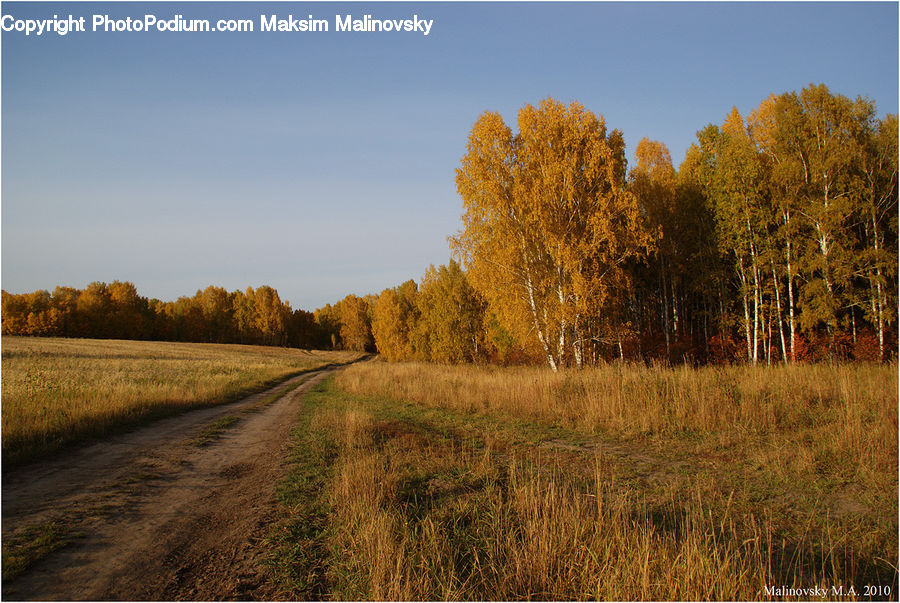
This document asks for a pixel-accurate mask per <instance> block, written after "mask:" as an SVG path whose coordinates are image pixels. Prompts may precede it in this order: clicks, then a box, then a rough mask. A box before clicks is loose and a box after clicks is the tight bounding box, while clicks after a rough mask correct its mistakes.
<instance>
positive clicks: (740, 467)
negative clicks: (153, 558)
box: [272, 362, 898, 600]
mask: <svg viewBox="0 0 900 603" xmlns="http://www.w3.org/2000/svg"><path fill="white" fill-rule="evenodd" d="M897 396H898V394H897V366H896V365H890V366H864V365H859V366H856V365H854V366H824V365H823V366H796V367H776V368H751V367H726V368H714V367H710V368H703V369H690V368H675V369H672V368H662V367H657V368H646V367H643V366H620V365H610V366H608V367H606V368H599V369H595V370H585V371H579V372H574V371H573V372H568V373H561V374H552V373H550V372H549V371H547V370H546V369H538V368H509V369H503V368H495V367H472V366H464V367H445V366H435V365H423V364H386V363H381V362H370V363H364V364H362V365H356V366H352V367H349V368H348V369H346V370H345V371H342V372H341V373H340V374H338V375H336V376H335V377H334V379H333V380H332V381H331V382H329V383H326V384H325V385H324V386H322V387H320V388H319V389H318V391H314V392H312V393H311V394H310V395H309V396H308V397H307V403H306V404H305V405H304V407H303V411H302V412H303V414H302V415H301V422H300V425H299V426H298V428H297V429H296V431H295V442H296V443H295V453H294V459H293V461H294V465H293V470H292V473H291V476H290V477H289V478H288V479H286V480H285V482H284V483H283V484H282V487H281V497H282V501H283V504H284V508H285V515H284V518H283V519H282V521H281V523H280V524H279V526H278V527H277V529H275V530H274V531H273V536H272V539H273V544H274V546H275V547H276V549H277V551H278V553H277V554H276V555H275V556H274V558H273V565H274V566H275V568H276V570H277V572H278V575H279V579H280V580H281V582H282V585H283V589H284V595H285V596H287V597H299V598H319V597H326V598H329V597H333V598H339V599H387V600H393V599H404V600H421V599H426V600H445V599H463V600H505V599H540V600H555V599H575V600H581V599H594V598H598V599H616V600H636V599H644V600H646V599H674V600H707V599H714V600H716V599H718V600H744V599H746V600H771V599H782V598H787V599H798V598H799V599H802V600H809V599H822V598H825V599H829V600H841V599H876V600H884V599H888V600H896V598H897V569H896V568H897V562H898V561H897V545H898V540H897V530H898V525H897V454H898V452H897ZM784 588H793V589H816V588H818V589H820V590H802V591H795V592H794V593H793V596H789V595H790V593H788V596H785V591H784V590H778V589H784Z"/></svg>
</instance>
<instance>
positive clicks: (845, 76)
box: [0, 2, 898, 310]
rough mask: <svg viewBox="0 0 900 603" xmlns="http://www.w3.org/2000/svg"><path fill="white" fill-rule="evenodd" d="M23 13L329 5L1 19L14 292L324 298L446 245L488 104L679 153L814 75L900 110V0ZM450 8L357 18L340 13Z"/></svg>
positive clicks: (433, 259) (413, 264)
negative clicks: (383, 24)
mask: <svg viewBox="0 0 900 603" xmlns="http://www.w3.org/2000/svg"><path fill="white" fill-rule="evenodd" d="M2 12H3V14H4V15H13V16H15V17H16V18H48V17H52V15H53V14H54V13H55V14H58V15H61V16H63V15H68V14H70V13H71V14H73V15H75V16H76V17H77V16H86V17H88V21H90V16H91V15H93V14H109V15H111V16H117V17H122V18H124V17H126V16H131V17H138V18H139V17H142V16H143V15H144V14H146V13H152V14H155V15H157V16H158V17H160V18H171V17H172V16H173V15H175V14H182V15H184V17H185V18H209V19H213V20H216V19H221V18H235V17H241V18H251V19H253V20H254V21H255V22H256V25H257V28H258V24H259V16H260V15H262V14H267V15H268V14H278V15H283V16H287V14H289V13H293V14H294V16H295V17H298V16H304V17H305V16H306V15H308V14H312V15H313V16H315V17H317V18H323V19H327V20H329V22H330V23H329V25H330V26H331V30H332V31H330V32H328V33H297V32H293V33H260V32H255V33H207V34H189V33H178V34H176V33H137V32H130V33H128V32H123V33H91V32H90V31H89V32H87V33H83V34H81V33H73V34H70V35H67V36H64V37H62V36H58V35H55V34H45V35H44V36H41V37H35V36H29V37H25V36H24V35H23V34H21V33H16V32H9V33H3V34H2V38H0V44H2V187H0V194H2V216H0V219H2V272H0V281H2V287H3V289H4V290H6V291H9V292H13V293H22V292H26V291H33V290H36V289H50V290H52V289H53V287H55V286H56V285H69V286H75V287H84V286H85V285H87V284H88V283H89V282H91V281H95V280H102V281H107V282H109V281H112V280H115V279H118V280H130V281H132V282H134V283H135V284H136V286H137V287H138V291H139V292H140V293H141V294H143V295H146V296H149V297H157V298H160V299H175V298H176V297H178V296H180V295H192V294H193V293H194V292H195V291H196V290H197V289H198V288H203V287H206V286H207V285H210V284H213V285H218V286H224V287H226V288H227V289H228V290H234V289H237V288H240V289H243V288H245V287H247V286H248V285H249V286H253V287H257V286H259V285H263V284H267V285H271V286H273V287H275V288H276V289H278V291H279V293H280V294H281V296H282V298H283V299H286V300H289V301H290V302H291V304H292V305H293V307H295V308H304V309H308V310H312V309H315V308H317V307H320V306H322V305H324V304H325V303H329V302H334V301H337V300H338V299H340V298H342V297H343V296H345V295H346V294H348V293H356V294H366V293H377V292H379V291H381V290H382V289H384V288H385V287H391V286H395V285H397V284H399V283H400V282H402V281H404V280H407V279H410V278H414V279H417V280H418V278H419V277H420V276H421V275H422V274H423V272H424V271H425V268H426V267H427V266H428V265H429V264H431V263H434V264H438V263H446V261H447V259H448V257H449V249H448V247H447V242H446V237H447V236H448V235H451V234H453V233H455V232H456V231H457V230H458V228H459V226H460V222H459V216H460V213H461V212H462V204H461V201H460V199H459V197H458V196H457V194H456V191H455V185H454V169H455V168H456V167H457V166H458V164H459V159H460V157H461V156H462V155H463V154H464V153H465V146H466V139H467V136H468V133H469V130H470V129H471V126H472V124H473V123H474V121H475V120H476V119H477V117H478V115H479V114H480V113H482V112H483V111H485V110H493V111H499V112H501V113H502V114H503V116H504V117H505V118H506V120H507V123H510V124H512V125H514V123H515V117H516V112H517V111H518V109H519V108H520V107H521V106H522V105H524V104H526V103H531V104H535V103H537V102H539V101H540V100H541V99H542V98H545V97H547V96H553V97H555V98H557V99H560V100H563V101H571V100H578V101H580V102H581V103H583V104H584V105H585V106H586V107H587V108H589V109H591V110H592V111H594V112H596V113H600V114H602V115H603V116H604V117H605V118H606V122H607V124H608V126H609V127H610V128H618V129H620V130H622V131H623V133H624V135H625V139H626V142H627V144H628V152H629V157H630V156H631V153H632V152H633V150H634V147H635V145H636V144H637V142H638V141H639V140H640V139H641V138H643V137H645V136H646V137H649V138H652V139H655V140H660V141H662V142H665V143H666V144H667V145H668V147H669V149H670V151H671V153H672V157H673V160H674V162H675V163H676V165H677V164H678V163H679V162H680V161H681V159H682V158H683V157H684V152H685V149H686V148H687V146H688V145H689V144H690V143H691V141H692V140H693V139H694V137H695V133H696V131H697V130H699V129H700V128H702V127H703V126H704V125H706V124H707V123H711V122H713V123H721V121H722V120H723V119H724V117H725V115H726V113H727V112H728V111H729V110H730V109H731V107H732V106H733V105H736V106H737V107H738V109H739V110H740V111H741V112H742V113H746V112H748V111H750V110H751V109H753V108H754V107H756V106H757V105H758V104H759V102H760V101H761V100H762V99H763V98H765V97H766V96H768V95H769V94H770V93H773V92H774V93H780V92H784V91H788V90H800V89H801V88H803V87H804V86H806V85H807V84H809V83H810V82H815V83H819V82H822V83H825V84H827V85H828V86H829V88H831V90H832V91H833V92H838V93H842V94H846V95H849V96H853V97H855V96H857V95H863V96H868V97H869V98H871V99H872V100H874V101H875V102H876V103H877V106H878V111H879V115H884V114H885V113H888V112H891V113H896V112H897V108H898V98H897V91H898V27H897V23H898V4H897V3H893V2H887V3H860V2H851V3H814V2H803V3H761V2H760V3H756V2H754V3H686V4H685V3H662V4H659V3H624V4H623V3H552V4H545V3H491V4H481V3H468V4H457V3H431V4H417V3H397V4H391V3H382V4H372V3H356V4H339V3H324V4H323V3H277V4H249V3H248V4H244V3H221V4H220V3H179V4H169V3H153V4H147V5H144V4H139V3H121V4H82V3H68V4H51V3H15V2H4V3H3V5H2ZM347 13H350V14H353V15H354V16H356V15H358V16H362V15H364V14H370V15H372V16H373V17H375V18H407V17H412V15H414V14H417V15H419V17H420V18H426V19H434V25H433V27H432V29H431V33H430V34H429V35H428V36H427V37H425V36H423V35H421V33H405V32H404V33H400V34H398V33H387V32H383V33H363V32H354V33H338V32H334V31H333V30H334V16H335V15H338V14H347Z"/></svg>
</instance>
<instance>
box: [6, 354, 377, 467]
mask: <svg viewBox="0 0 900 603" xmlns="http://www.w3.org/2000/svg"><path fill="white" fill-rule="evenodd" d="M2 345H3V349H2V371H3V380H2V393H3V410H2V422H3V463H4V467H7V468H8V467H10V466H12V465H15V464H17V463H20V462H22V461H24V460H27V459H31V458H34V457H37V456H40V455H44V454H47V453H49V452H52V451H55V450H58V449H59V448H60V447H62V446H64V445H66V444H68V443H71V442H75V441H80V440H84V439H85V438H90V437H99V436H102V435H106V434H109V433H112V432H114V431H116V430H121V429H125V428H129V427H133V426H135V425H138V424H140V423H143V422H146V421H147V420H150V419H153V418H157V417H161V416H164V415H168V414H173V413H176V412H180V411H183V410H186V409H189V408H194V407H199V406H207V405H212V404H218V403H222V402H226V401H230V400H234V399H237V398H239V397H241V396H242V395H244V394H247V393H251V392H254V391H258V390H260V389H263V388H264V387H265V386H267V385H271V384H272V383H274V382H276V381H279V380H282V379H284V378H286V377H288V376H289V375H293V374H297V373H299V372H303V371H308V370H312V369H315V368H317V367H321V366H324V365H327V364H331V363H343V362H347V361H349V360H352V359H355V358H357V357H358V356H359V354H355V353H352V352H319V351H315V352H310V351H303V350H296V349H285V348H272V347H261V346H241V345H210V344H192V343H162V342H138V341H118V340H90V339H56V338H25V337H4V338H3V343H2Z"/></svg>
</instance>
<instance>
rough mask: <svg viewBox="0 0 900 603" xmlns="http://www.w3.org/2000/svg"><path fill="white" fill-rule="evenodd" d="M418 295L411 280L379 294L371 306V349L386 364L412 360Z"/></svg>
mask: <svg viewBox="0 0 900 603" xmlns="http://www.w3.org/2000/svg"><path fill="white" fill-rule="evenodd" d="M418 293H419V291H418V287H417V286H416V283H415V281H412V280H410V281H406V282H405V283H403V284H402V285H400V286H398V287H394V288H393V289H385V290H384V291H382V292H381V294H380V295H379V296H378V298H377V299H376V300H375V303H374V304H373V305H372V336H373V339H374V342H375V347H376V348H377V350H378V353H379V354H381V355H382V356H384V357H385V358H386V359H387V360H388V361H391V362H397V361H400V360H412V359H413V358H415V357H416V350H415V349H414V347H413V338H414V333H415V331H416V327H417V324H418V322H419V307H418Z"/></svg>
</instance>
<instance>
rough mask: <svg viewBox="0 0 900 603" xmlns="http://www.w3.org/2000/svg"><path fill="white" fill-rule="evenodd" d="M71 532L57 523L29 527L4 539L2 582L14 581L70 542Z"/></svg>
mask: <svg viewBox="0 0 900 603" xmlns="http://www.w3.org/2000/svg"><path fill="white" fill-rule="evenodd" d="M71 538H72V534H71V532H70V531H69V530H68V529H67V528H65V527H63V526H62V524H59V523H57V522H48V523H42V524H37V525H33V526H29V527H28V528H26V529H25V530H23V531H22V532H21V533H20V534H17V535H15V536H12V537H11V538H8V539H4V542H3V580H4V581H10V580H14V579H15V578H17V577H18V576H21V575H22V574H23V573H25V572H26V571H27V570H28V568H30V567H31V566H32V565H34V564H35V563H37V562H38V561H40V560H41V559H44V558H45V557H47V556H48V555H49V554H50V553H52V552H53V551H56V550H58V549H61V548H63V547H64V546H66V545H68V544H69V542H70V541H71Z"/></svg>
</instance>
